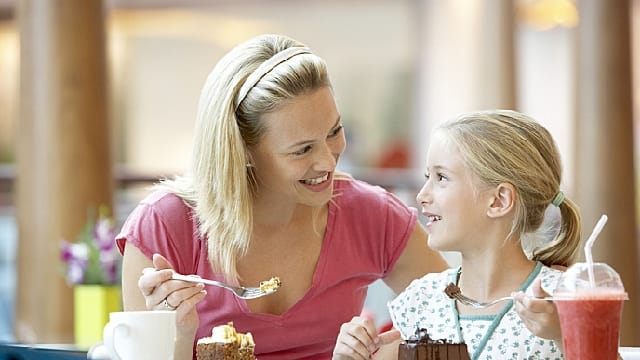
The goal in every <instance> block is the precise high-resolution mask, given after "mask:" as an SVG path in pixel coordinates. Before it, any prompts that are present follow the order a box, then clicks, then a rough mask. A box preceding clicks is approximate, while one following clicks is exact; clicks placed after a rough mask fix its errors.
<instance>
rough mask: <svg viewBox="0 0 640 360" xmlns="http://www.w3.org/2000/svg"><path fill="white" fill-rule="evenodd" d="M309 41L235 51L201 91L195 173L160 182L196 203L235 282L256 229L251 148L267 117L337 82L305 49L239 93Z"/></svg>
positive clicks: (253, 43) (214, 260)
mask: <svg viewBox="0 0 640 360" xmlns="http://www.w3.org/2000/svg"><path fill="white" fill-rule="evenodd" d="M303 46H304V45H303V44H302V43H300V42H298V41H295V40H293V39H291V38H288V37H286V36H282V35H261V36H258V37H255V38H253V39H250V40H248V41H247V42H245V43H242V44H240V45H238V46H237V47H235V48H234V49H232V50H231V51H230V52H229V53H227V54H226V55H225V56H224V57H223V58H222V59H221V60H220V61H219V62H218V63H217V64H216V66H215V67H214V68H213V70H212V72H211V73H210V74H209V76H208V77H207V80H206V82H205V84H204V87H203V89H202V93H201V95H200V102H199V106H198V115H197V122H196V126H195V137H194V146H193V154H192V164H191V169H190V172H189V173H188V174H187V175H185V176H181V177H177V178H176V179H173V180H166V181H163V182H162V183H161V185H160V186H161V187H162V188H164V189H168V190H169V191H171V192H173V193H175V194H177V195H178V196H180V197H181V198H183V199H184V200H185V202H186V203H187V204H188V205H189V206H191V207H193V208H194V210H195V214H196V217H197V221H198V226H199V231H200V235H201V236H206V238H207V247H208V249H207V251H208V256H209V262H210V263H211V266H212V268H213V270H214V271H215V272H218V273H222V274H224V275H225V277H226V278H227V280H228V281H231V282H236V281H237V280H238V272H237V266H236V263H237V259H238V257H239V256H242V255H244V254H246V252H247V249H248V248H249V242H250V239H251V234H252V228H253V211H252V196H253V195H254V194H255V193H256V192H257V182H256V178H255V174H254V171H253V168H252V159H251V156H250V151H249V150H250V149H251V148H252V147H253V146H255V145H256V144H257V143H258V142H259V141H260V139H261V136H262V135H263V133H264V131H265V124H264V123H263V121H262V115H264V114H266V113H269V112H272V111H275V110H277V109H278V107H280V106H282V105H283V104H285V103H287V102H288V101H291V100H292V99H293V98H295V97H297V96H299V95H302V94H304V93H307V92H310V91H312V90H316V89H319V88H321V87H329V88H330V87H331V82H330V80H329V76H328V74H327V68H326V64H325V61H324V60H323V59H321V58H320V57H318V56H316V55H314V54H311V53H302V54H298V55H296V56H293V57H291V58H289V59H287V60H285V61H283V62H281V63H279V64H277V65H276V66H275V67H274V68H273V69H271V70H270V71H268V72H267V73H266V74H264V75H263V76H262V77H261V78H260V79H259V80H258V82H257V83H256V84H255V86H253V87H251V88H250V90H249V92H248V93H247V95H246V97H245V98H244V99H242V100H241V101H239V100H238V92H239V90H240V88H241V87H242V85H243V84H244V82H245V81H246V79H247V77H249V76H250V75H251V74H252V73H253V72H254V71H255V70H256V68H258V66H260V64H262V63H264V62H265V61H267V60H268V59H270V58H272V57H273V56H274V55H275V54H277V53H279V52H281V51H283V50H284V49H287V48H290V47H303ZM236 102H239V104H238V107H237V110H236V109H235V107H236V106H235V103H236Z"/></svg>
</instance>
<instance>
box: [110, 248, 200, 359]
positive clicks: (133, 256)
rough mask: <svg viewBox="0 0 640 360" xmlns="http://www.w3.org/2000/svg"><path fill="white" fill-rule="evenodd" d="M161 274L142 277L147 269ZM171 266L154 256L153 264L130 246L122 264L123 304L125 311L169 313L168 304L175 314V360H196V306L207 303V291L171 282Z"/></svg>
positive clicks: (155, 273) (197, 286)
mask: <svg viewBox="0 0 640 360" xmlns="http://www.w3.org/2000/svg"><path fill="white" fill-rule="evenodd" d="M149 267H150V268H155V269H157V270H158V271H155V272H151V273H148V274H145V275H142V270H143V269H144V268H149ZM172 273H173V269H172V266H171V264H170V263H169V262H168V261H167V260H166V259H165V258H164V257H162V256H161V255H159V254H154V256H153V261H151V260H149V259H148V258H147V257H146V256H145V255H144V254H142V252H141V251H140V250H139V249H138V248H136V247H135V246H132V245H131V244H127V246H126V247H125V250H124V258H123V262H122V300H123V307H124V310H125V311H130V310H169V309H168V308H167V305H166V304H165V299H166V301H167V302H168V303H169V304H170V305H171V306H174V307H175V311H176V327H177V334H176V349H175V358H176V359H191V358H192V357H193V342H194V339H195V334H196V330H197V329H198V325H199V323H200V322H199V319H198V313H197V311H196V307H195V306H196V304H197V303H198V302H200V301H201V300H202V299H204V297H205V295H206V290H204V285H202V284H192V283H187V282H184V281H177V280H171V275H172Z"/></svg>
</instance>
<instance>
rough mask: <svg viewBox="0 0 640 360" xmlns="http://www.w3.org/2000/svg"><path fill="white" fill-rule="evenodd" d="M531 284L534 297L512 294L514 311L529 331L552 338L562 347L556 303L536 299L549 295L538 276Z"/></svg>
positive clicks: (545, 337) (518, 293) (519, 293)
mask: <svg viewBox="0 0 640 360" xmlns="http://www.w3.org/2000/svg"><path fill="white" fill-rule="evenodd" d="M531 286H532V289H533V296H534V297H531V296H527V295H526V294H524V293H523V292H517V293H515V294H514V303H515V306H516V312H517V313H518V315H519V316H520V318H521V319H522V321H523V322H524V324H525V326H526V327H527V329H529V331H531V333H533V334H534V335H535V336H537V337H541V338H544V339H550V340H554V341H555V342H556V344H557V345H558V346H559V347H562V332H561V331H560V319H559V317H558V311H557V310H556V305H555V304H554V303H553V302H552V301H548V300H541V299H537V298H542V297H548V296H550V295H549V294H547V293H546V292H545V291H544V290H543V289H542V286H541V285H540V279H539V278H538V279H536V280H534V282H533V284H532V285H531Z"/></svg>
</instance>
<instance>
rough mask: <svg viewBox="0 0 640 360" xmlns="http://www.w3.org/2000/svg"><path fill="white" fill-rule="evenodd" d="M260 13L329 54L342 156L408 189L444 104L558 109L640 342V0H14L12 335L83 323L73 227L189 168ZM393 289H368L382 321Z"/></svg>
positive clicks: (0, 169)
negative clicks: (224, 75)
mask: <svg viewBox="0 0 640 360" xmlns="http://www.w3.org/2000/svg"><path fill="white" fill-rule="evenodd" d="M261 33H281V34H286V35H289V36H291V37H293V38H295V39H297V40H300V41H302V42H303V43H305V44H307V45H308V46H309V47H311V48H312V49H313V50H314V52H315V53H316V54H318V55H319V56H321V57H323V58H324V59H325V60H326V61H327V63H328V66H329V71H330V74H331V77H332V81H333V85H334V90H335V93H336V96H337V99H338V106H339V109H340V111H341V113H342V118H343V121H344V125H345V129H346V134H347V138H348V146H347V150H346V153H345V155H344V157H343V159H342V160H341V164H340V167H341V168H342V169H343V170H345V171H348V172H351V173H352V174H354V176H356V177H357V178H360V179H363V180H366V181H368V182H370V183H373V184H378V185H380V186H383V187H386V188H388V189H389V190H391V191H393V192H395V193H396V194H398V196H400V197H401V198H402V199H403V200H404V201H406V202H407V204H409V205H411V206H415V200H414V197H415V194H416V193H417V191H418V190H419V188H420V186H421V182H422V179H423V175H422V164H423V163H424V159H425V157H426V149H427V146H428V137H429V132H430V130H431V128H432V127H433V126H434V125H436V124H438V123H439V122H440V121H443V120H446V119H448V118H450V117H453V116H455V115H456V114H458V113H461V112H466V111H470V110H477V109H487V108H511V109H516V110H519V111H522V112H524V113H527V114H529V115H531V116H533V117H534V118H536V119H537V120H538V121H540V122H541V123H542V124H544V125H545V126H546V127H547V128H548V129H549V130H550V131H551V132H552V133H553V135H554V137H555V138H556V140H557V142H558V146H559V149H560V151H561V154H562V156H563V161H564V166H565V174H564V175H565V177H564V181H563V191H564V192H565V194H567V196H568V197H570V198H572V199H574V200H575V201H576V202H577V203H578V204H579V205H580V206H581V209H582V211H583V220H584V227H585V233H586V235H588V234H589V232H590V231H591V229H592V227H593V225H595V222H596V221H597V219H598V218H599V217H600V215H601V214H603V213H607V214H608V215H609V223H608V224H607V226H606V227H605V230H604V231H603V233H602V235H601V237H600V238H599V240H598V242H597V243H596V247H595V248H594V257H595V258H596V260H597V261H604V262H607V263H610V264H612V265H613V266H614V268H616V270H618V271H619V272H620V273H621V276H622V277H623V281H624V283H625V286H626V287H627V290H628V292H629V296H630V301H628V302H626V303H625V310H624V320H623V331H622V340H621V342H622V345H625V346H640V308H639V304H640V302H639V300H638V299H639V297H640V292H639V290H638V289H639V287H638V282H639V281H640V280H638V279H639V277H638V274H639V273H640V265H639V264H638V258H639V255H638V248H639V247H638V241H637V239H638V236H637V228H638V226H637V225H638V217H637V213H638V212H637V210H636V207H637V205H636V204H637V200H636V198H637V193H638V191H637V181H636V173H637V170H636V169H638V164H637V162H636V160H635V159H636V157H635V153H636V152H637V145H636V143H637V140H636V139H637V129H638V120H639V119H638V115H637V114H638V110H640V107H639V106H640V91H639V90H640V80H639V78H640V75H638V74H639V73H640V67H639V66H638V64H639V63H640V46H639V44H640V40H639V39H640V0H625V1H622V0H609V1H605V0H448V1H441V0H393V1H392V0H348V1H338V0H324V1H319V0H269V1H267V0H263V1H259V0H209V1H205V0H110V1H107V0H103V1H100V0H40V1H36V0H0V341H8V342H12V341H20V342H49V343H51V342H70V341H71V338H72V332H73V325H72V307H73V301H72V297H71V290H72V289H71V286H70V285H68V284H67V283H66V282H65V279H64V276H62V275H61V271H60V266H61V264H60V259H59V254H58V252H59V246H60V245H59V244H60V240H61V239H63V238H65V239H73V238H74V236H75V234H77V233H78V232H79V231H80V229H81V228H82V226H83V224H84V223H85V221H86V217H85V216H86V209H87V208H89V207H91V206H97V205H102V204H105V205H108V206H109V207H111V208H112V209H113V215H114V217H115V220H116V223H117V224H118V225H121V224H122V221H123V220H124V218H126V216H127V214H128V213H129V212H130V211H131V210H132V209H133V207H134V206H135V205H136V203H137V201H139V200H140V199H141V197H142V196H144V195H145V194H146V191H147V188H148V186H149V185H151V184H152V183H153V182H154V181H156V180H157V179H158V178H160V177H164V176H171V175H172V174H176V173H180V172H182V171H184V170H185V169H186V167H187V163H188V161H189V157H190V147H191V138H192V132H193V125H194V119H195V114H196V108H197V101H198V97H199V92H200V89H201V87H202V85H203V83H204V80H205V78H206V76H207V75H208V73H209V72H210V71H211V69H212V68H213V66H214V64H215V63H216V62H217V60H218V59H219V58H220V57H221V56H222V55H223V54H224V53H226V52H227V51H228V50H230V48H232V47H233V46H234V45H236V44H238V43H239V42H242V41H244V40H246V39H248V38H250V37H252V36H255V35H257V34H261ZM634 76H635V77H634ZM586 235H585V237H586ZM446 255H447V257H448V258H449V259H450V261H451V263H452V264H455V263H456V261H457V259H456V257H455V255H454V254H446ZM392 296H393V294H392V293H391V292H390V291H389V289H387V288H386V287H385V286H384V285H382V284H380V283H376V284H374V285H373V286H372V287H371V289H370V296H369V298H368V300H367V308H368V309H369V310H370V311H371V313H372V314H373V316H375V318H376V321H378V323H379V324H382V323H384V321H385V320H386V319H387V317H386V310H385V304H386V301H387V300H388V299H390V298H391V297H392ZM52 310H53V311H52Z"/></svg>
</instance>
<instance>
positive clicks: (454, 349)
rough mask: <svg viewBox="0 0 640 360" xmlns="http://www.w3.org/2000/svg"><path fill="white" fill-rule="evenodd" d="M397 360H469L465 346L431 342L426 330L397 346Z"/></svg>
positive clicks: (417, 330) (418, 331)
mask: <svg viewBox="0 0 640 360" xmlns="http://www.w3.org/2000/svg"><path fill="white" fill-rule="evenodd" d="M398 360H470V358H469V352H468V351H467V344H464V343H462V344H454V343H452V342H448V341H446V340H432V339H430V338H429V334H428V333H427V330H426V329H416V333H415V334H414V335H411V336H410V337H409V339H407V340H403V341H402V342H401V343H400V345H398Z"/></svg>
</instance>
